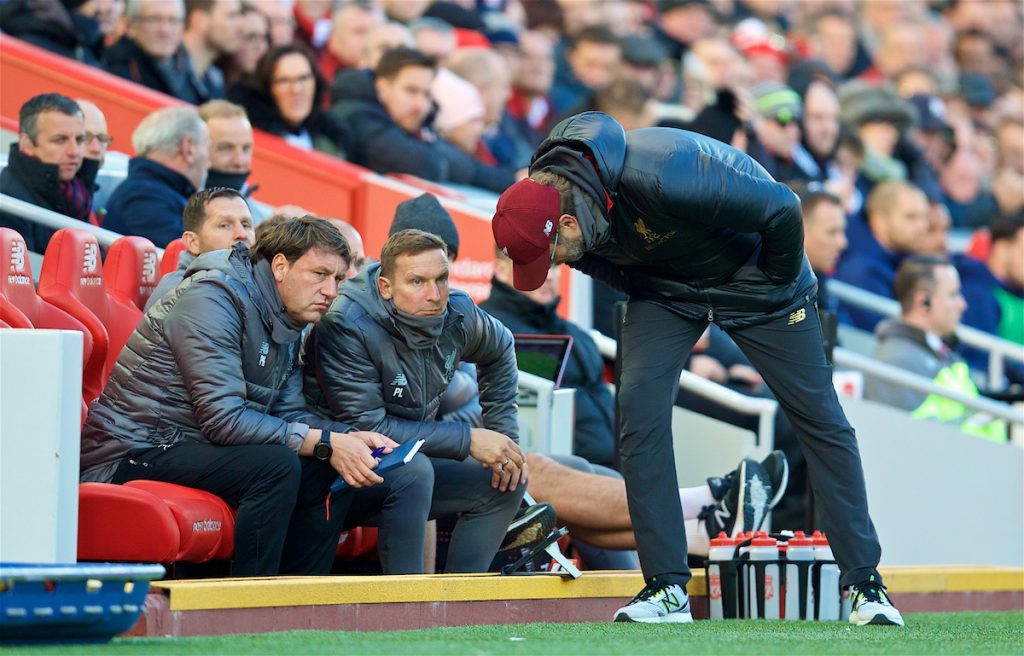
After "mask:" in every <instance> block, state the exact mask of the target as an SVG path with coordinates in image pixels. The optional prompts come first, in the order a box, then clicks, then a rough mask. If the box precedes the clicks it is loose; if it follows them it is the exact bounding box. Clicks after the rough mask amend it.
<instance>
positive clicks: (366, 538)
mask: <svg viewBox="0 0 1024 656" xmlns="http://www.w3.org/2000/svg"><path fill="white" fill-rule="evenodd" d="M376 550H377V528H376V527H374V526H357V527H355V528H353V529H349V530H348V532H346V533H342V539H341V541H340V542H339V543H338V549H337V551H335V555H337V556H340V557H341V558H347V559H350V560H351V559H354V558H360V557H362V556H366V555H369V554H376Z"/></svg>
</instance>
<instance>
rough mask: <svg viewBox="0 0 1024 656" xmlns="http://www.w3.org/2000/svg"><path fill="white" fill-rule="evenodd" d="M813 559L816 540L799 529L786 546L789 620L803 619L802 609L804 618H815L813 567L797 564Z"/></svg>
mask: <svg viewBox="0 0 1024 656" xmlns="http://www.w3.org/2000/svg"><path fill="white" fill-rule="evenodd" d="M813 560H814V541H813V540H812V539H811V538H809V537H807V536H806V535H804V532H803V531H797V532H796V535H794V536H793V537H791V538H790V539H789V542H788V543H787V546H786V561H787V565H786V604H785V618H786V619H787V620H799V619H801V611H802V613H803V618H802V619H805V620H813V619H814V586H813V585H812V584H811V568H810V567H809V566H807V567H801V566H800V565H798V564H797V563H807V562H811V561H813ZM801 569H802V570H803V571H804V579H803V582H802V583H801V580H800V570H801ZM800 597H803V598H804V603H803V604H801V603H800Z"/></svg>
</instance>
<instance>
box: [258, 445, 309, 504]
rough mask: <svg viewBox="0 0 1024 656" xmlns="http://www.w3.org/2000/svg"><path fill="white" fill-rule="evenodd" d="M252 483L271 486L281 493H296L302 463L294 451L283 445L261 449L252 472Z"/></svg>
mask: <svg viewBox="0 0 1024 656" xmlns="http://www.w3.org/2000/svg"><path fill="white" fill-rule="evenodd" d="M252 479H253V482H254V483H257V484H262V485H268V486H273V487H275V488H277V489H280V490H281V491H282V492H285V491H288V490H294V491H295V493H298V490H299V484H300V482H301V481H302V463H301V462H300V461H299V457H298V456H297V455H296V454H295V452H294V451H292V450H291V449H289V448H288V447H286V446H283V445H277V444H275V445H266V446H264V447H261V449H260V451H259V455H258V457H257V460H256V463H255V467H254V468H253V472H252Z"/></svg>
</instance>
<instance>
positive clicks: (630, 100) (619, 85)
mask: <svg viewBox="0 0 1024 656" xmlns="http://www.w3.org/2000/svg"><path fill="white" fill-rule="evenodd" d="M650 99H651V94H650V92H649V91H648V90H647V88H646V87H644V85H642V84H640V83H639V82H637V81H636V80H634V79H632V78H629V77H619V78H616V79H615V80H613V81H612V83H611V84H609V85H608V86H606V87H605V88H603V89H601V90H600V91H598V92H597V93H596V94H594V106H595V107H596V109H597V110H598V111H599V112H604V113H605V114H610V115H612V116H613V117H614V116H615V115H616V114H618V113H627V114H633V115H639V114H641V113H642V112H643V111H644V107H645V106H646V105H647V102H648V101H649V100H650Z"/></svg>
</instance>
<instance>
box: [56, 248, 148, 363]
mask: <svg viewBox="0 0 1024 656" xmlns="http://www.w3.org/2000/svg"><path fill="white" fill-rule="evenodd" d="M39 295H40V296H41V297H42V298H43V299H44V300H47V301H49V302H50V303H52V304H54V305H56V306H57V307H59V308H60V309H62V310H64V311H65V312H67V313H68V314H70V315H71V316H73V317H74V318H75V319H78V320H79V321H81V322H82V323H83V324H84V325H85V327H86V328H87V329H88V330H89V332H90V333H92V338H93V348H94V349H95V350H99V351H100V352H101V353H102V354H103V355H102V362H103V365H102V377H103V381H104V383H105V382H106V380H107V377H108V376H109V375H110V370H111V368H112V367H113V366H114V362H116V361H117V356H118V354H120V352H121V349H122V348H123V347H124V345H125V342H127V341H128V337H129V336H130V335H131V334H132V331H134V330H135V326H136V325H138V323H139V319H140V318H141V317H142V311H141V310H139V308H137V307H135V306H134V305H132V304H131V303H128V302H127V301H122V300H120V299H118V298H116V297H113V296H111V295H110V294H108V293H107V290H106V287H104V285H103V262H102V260H101V259H100V245H99V243H98V242H97V241H96V237H94V236H93V235H92V234H91V233H89V232H88V231H86V230H82V229H81V228H64V229H63V230H58V231H57V232H56V233H55V234H54V235H53V237H52V238H51V239H50V245H49V246H47V247H46V255H45V256H44V257H43V270H42V272H41V273H40V275H39Z"/></svg>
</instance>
